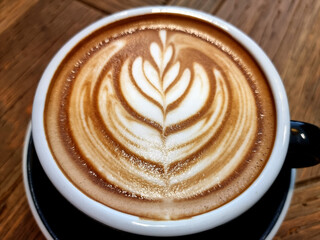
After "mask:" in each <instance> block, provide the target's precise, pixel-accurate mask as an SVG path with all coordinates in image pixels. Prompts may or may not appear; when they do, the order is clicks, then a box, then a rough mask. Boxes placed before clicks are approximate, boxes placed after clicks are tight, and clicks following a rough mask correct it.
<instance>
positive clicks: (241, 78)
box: [66, 29, 259, 201]
mask: <svg viewBox="0 0 320 240" xmlns="http://www.w3.org/2000/svg"><path fill="white" fill-rule="evenodd" d="M134 35H141V36H140V37H139V41H136V40H132V39H131V38H133V37H134ZM72 71H73V72H74V74H73V73H70V76H72V90H71V91H70V94H69V95H68V99H69V100H68V101H69V105H68V106H69V107H68V109H67V112H66V114H67V116H68V126H69V129H70V136H71V138H72V141H73V142H74V143H73V144H74V146H75V148H76V149H77V152H78V153H79V154H80V156H79V157H81V158H82V159H84V161H85V163H86V164H88V166H90V169H92V174H93V175H95V176H99V177H100V178H102V179H103V180H104V181H105V182H107V183H108V184H109V185H110V186H112V187H113V188H117V189H121V193H123V194H125V195H127V196H131V197H138V198H142V199H150V200H163V199H165V200H167V201H168V199H172V200H177V199H178V200H179V199H187V198H193V197H195V196H197V195H201V194H204V193H205V192H208V191H211V190H212V189H215V188H219V186H221V184H223V182H225V181H227V179H228V178H229V177H230V175H232V174H233V172H234V171H235V170H236V169H237V168H238V167H239V166H240V165H241V164H242V163H243V162H244V161H249V160H250V159H248V156H249V155H250V152H249V151H251V150H250V149H252V146H253V145H254V144H257V141H258V140H259V138H258V132H259V124H258V121H257V119H258V115H259V109H258V107H257V103H256V97H255V93H254V91H253V89H252V87H251V86H250V84H248V75H246V74H244V72H243V69H242V68H241V65H240V63H239V62H237V59H236V58H232V56H231V55H230V54H228V51H222V49H221V48H220V47H219V44H218V43H214V42H207V41H205V40H203V39H200V38H197V37H195V36H193V35H191V34H187V33H184V32H180V31H177V30H169V29H167V30H159V29H145V30H139V31H136V32H133V33H131V34H127V35H123V36H120V37H117V39H116V40H110V41H106V42H104V43H101V44H100V45H99V47H97V49H96V50H95V51H92V53H91V56H90V57H87V58H86V60H85V61H80V62H79V63H78V64H77V66H76V67H75V68H74V69H73V70H72Z"/></svg>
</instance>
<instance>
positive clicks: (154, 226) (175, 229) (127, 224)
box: [32, 6, 290, 236]
mask: <svg viewBox="0 0 320 240" xmlns="http://www.w3.org/2000/svg"><path fill="white" fill-rule="evenodd" d="M149 13H175V14H183V15H186V16H191V17H195V18H198V19H202V20H204V21H206V22H209V23H211V24H213V25H215V26H218V27H219V28H221V29H223V30H224V31H226V32H227V33H228V34H230V35H231V36H232V37H234V38H235V39H236V40H237V41H238V42H239V43H241V44H242V45H243V46H244V47H245V48H246V49H247V50H248V51H249V52H250V53H251V55H252V56H253V57H254V58H255V60H256V61H257V62H258V64H259V65H260V67H261V69H262V71H263V72H264V74H265V75H266V77H267V79H268V82H269V85H270V87H271V91H272V94H273V97H274V100H275V105H276V114H277V130H276V139H275V142H274V148H273V151H272V153H271V156H270V158H269V161H268V162H267V164H266V166H265V167H264V169H263V170H262V172H261V174H260V175H259V176H258V178H257V179H256V180H255V181H254V182H253V183H252V184H251V186H250V187H249V188H248V189H246V190H245V191H244V192H243V193H241V194H240V195H239V196H238V197H236V198H235V199H234V200H232V201H230V202H228V203H226V204H225V205H223V206H221V207H219V208H217V209H214V210H212V211H210V212H207V213H204V214H201V215H197V216H194V217H191V218H188V219H181V220H174V221H154V220H147V219H140V218H139V217H137V216H132V215H129V214H127V213H122V212H119V211H117V210H114V209H111V208H109V207H107V206H105V205H103V204H101V203H99V202H96V201H94V200H93V199H91V198H89V197H88V196H86V195H85V194H83V193H82V192H81V191H80V190H78V189H77V188H76V187H75V186H74V185H73V184H72V183H71V182H69V181H68V179H67V177H66V176H65V175H64V174H63V173H62V172H61V170H60V168H59V167H58V165H57V164H56V162H55V160H54V158H53V156H52V155H51V152H50V148H49V146H48V144H47V143H46V136H45V130H44V122H43V113H44V107H45V99H46V93H47V90H48V88H49V85H50V80H51V78H52V77H53V75H54V73H55V70H56V69H57V67H58V66H59V64H60V62H61V61H62V60H63V59H64V57H65V56H66V54H68V52H69V50H71V49H72V47H73V46H74V45H75V44H77V43H78V42H79V41H81V40H82V39H83V38H84V37H86V36H88V35H89V34H90V33H92V32H93V31H95V30H96V29H98V28H100V27H102V26H105V25H107V24H110V23H112V22H114V21H118V20H120V19H124V18H128V17H133V16H137V15H143V14H149ZM33 106H34V107H33V110H32V136H33V139H34V144H35V149H36V152H37V154H38V157H39V160H40V163H41V165H42V167H43V168H44V170H45V172H46V174H47V176H48V177H49V179H50V180H51V182H52V183H53V184H54V186H55V187H56V188H57V189H58V190H59V192H61V193H62V195H63V196H64V197H65V198H66V199H67V200H68V201H70V202H71V203H72V204H73V205H74V206H76V207H77V208H78V209H80V210H81V211H83V212H84V213H86V214H87V215H89V216H91V217H92V218H94V219H96V220H98V221H100V222H102V223H104V224H106V225H109V226H111V227H114V228H117V229H120V230H124V231H128V232H132V233H136V234H143V235H152V236H178V235H185V234H192V233H196V232H201V231H204V230H208V229H211V228H214V227H216V226H219V225H222V224H224V223H226V222H228V221H230V220H232V219H234V218H236V217H237V216H239V215H240V214H242V213H243V212H245V211H246V210H248V209H249V208H250V207H252V206H253V205H254V204H255V203H256V202H257V201H258V200H259V199H260V198H261V197H262V196H263V194H264V193H265V192H266V191H267V190H268V189H269V187H270V186H271V185H272V183H273V182H274V180H275V179H276V177H277V175H278V173H279V172H280V169H281V168H282V165H283V163H284V160H285V156H286V152H287V149H288V144H289V133H290V115H289V107H288V100H287V96H286V92H285V89H284V86H283V84H282V81H281V78H280V76H279V74H278V72H277V70H276V69H275V67H274V65H273V64H272V62H271V60H270V59H269V58H268V56H267V55H266V54H265V53H264V51H263V50H262V49H261V48H260V47H259V46H258V45H257V44H256V43H255V42H254V41H253V40H252V39H251V38H250V37H248V36H247V35H246V34H245V33H243V32H242V31H241V30H239V29H237V28H236V27H234V26H233V25H231V24H230V23H228V22H226V21H224V20H222V19H220V18H218V17H215V16H212V15H210V14H207V13H204V12H201V11H198V10H193V9H188V8H184V7H176V6H151V7H141V8H135V9H130V10H125V11H122V12H118V13H115V14H112V15H110V16H107V17H104V18H102V19H100V20H98V21H96V22H94V23H92V24H91V25H89V26H88V27H86V28H84V29H83V30H82V31H80V32H79V33H78V34H76V35H75V36H74V37H72V38H71V39H70V40H69V41H68V42H67V43H66V44H65V45H64V46H63V47H62V48H61V49H60V50H59V51H58V52H57V54H56V55H55V56H54V57H53V58H52V60H51V61H50V63H49V64H48V66H47V68H46V70H45V71H44V73H43V75H42V77H41V79H40V82H39V85H38V88H37V90H36V94H35V98H34V103H33Z"/></svg>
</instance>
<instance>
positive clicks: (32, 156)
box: [24, 135, 294, 239]
mask: <svg viewBox="0 0 320 240" xmlns="http://www.w3.org/2000/svg"><path fill="white" fill-rule="evenodd" d="M26 140H27V141H26V143H25V144H27V152H26V158H27V159H26V166H24V167H26V171H27V172H26V174H27V181H28V185H29V190H30V194H31V198H32V201H33V204H34V207H35V209H36V211H37V214H38V215H39V217H40V220H41V222H42V224H43V225H44V227H45V228H46V230H47V231H48V233H49V234H50V235H51V237H52V238H53V239H70V238H72V239H75V238H76V239H79V238H81V239H87V238H88V239H100V238H103V237H105V236H106V235H107V234H108V235H110V234H115V233H116V234H117V235H119V236H121V237H124V238H126V239H129V238H130V239H150V237H149V236H141V235H135V234H131V233H126V232H122V231H118V230H115V229H113V228H110V227H108V226H105V225H103V224H101V223H99V222H97V221H95V220H93V219H91V218H90V217H88V216H87V215H85V214H83V213H82V212H81V211H79V210H78V209H76V208H75V207H74V206H72V205H71V204H70V203H69V202H68V201H67V200H66V199H65V198H64V197H63V196H62V195H61V194H60V193H59V192H58V191H57V190H56V189H55V187H54V186H53V185H52V183H51V182H50V180H49V179H48V177H47V176H46V174H45V173H44V171H43V169H42V167H41V164H40V162H39V160H38V157H37V154H36V151H35V149H34V145H33V140H32V136H31V135H30V136H29V139H26ZM292 181H294V179H292V172H291V169H288V168H283V169H282V171H281V172H280V174H279V175H278V177H277V179H276V180H275V182H274V184H273V185H272V186H271V188H270V189H269V190H268V191H267V193H266V194H265V195H264V196H263V197H262V199H261V200H260V201H259V202H258V203H256V204H255V205H254V206H253V207H252V208H251V209H249V210H248V211H247V212H245V213H244V214H242V215H241V216H239V217H238V218H236V219H234V220H232V221H230V222H228V223H226V224H224V225H222V226H219V227H217V228H214V229H211V230H208V231H205V232H201V233H197V234H193V235H188V236H181V237H176V238H181V239H182V238H183V239H194V237H201V238H202V239H203V238H204V239H207V238H209V237H213V236H215V237H218V238H219V237H223V239H238V238H239V237H240V238H241V237H245V238H246V239H266V238H267V237H270V236H269V235H270V234H271V233H272V232H273V231H274V229H275V228H276V225H277V224H278V222H279V221H280V220H279V219H280V218H281V216H280V215H281V214H283V211H286V209H285V204H288V194H289V191H290V188H291V186H292ZM290 197H291V196H290ZM289 202H290V199H289ZM252 226H254V227H252ZM274 234H275V233H274Z"/></svg>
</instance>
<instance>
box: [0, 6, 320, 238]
mask: <svg viewBox="0 0 320 240" xmlns="http://www.w3.org/2000/svg"><path fill="white" fill-rule="evenodd" d="M147 5H177V6H185V7H189V8H194V9H199V10H202V11H205V12H208V13H210V14H213V15H216V16H218V17H220V18H222V19H224V20H226V21H228V22H230V23H232V24H233V25H235V26H236V27H238V28H239V29H241V30H242V31H243V32H245V33H246V34H248V35H249V36H250V37H251V38H253V39H254V40H255V41H256V42H257V43H258V44H259V45H260V46H261V47H262V49H263V50H264V51H265V52H266V53H267V55H268V56H269V57H270V59H271V60H272V61H273V63H274V64H275V66H276V68H277V70H278V72H279V74H280V76H281V77H282V80H283V83H284V85H285V87H286V90H287V94H288V98H289V102H290V111H291V118H292V119H295V120H301V121H306V122H310V123H313V124H316V125H318V126H320V108H319V107H320V1H319V0H292V1H290V0H277V1H273V0H270V1H263V0H259V1H256V0H238V1H237V0H233V1H232V0H225V1H223V0H213V1H210V0H189V1H187V0H141V1H139V0H131V1H116V0H114V1H113V0H109V1H107V0H99V1H96V0H79V1H76V0H73V1H72V0H70V1H63V0H52V1H49V0H27V1H26V0H1V1H0V134H1V135H0V136H1V138H0V154H1V156H0V239H44V236H43V235H42V233H41V231H40V229H39V228H38V226H37V224H36V222H35V220H34V218H33V216H32V214H31V211H30V209H29V206H28V203H27V199H26V196H25V192H24V187H23V179H22V166H21V164H22V149H23V140H24V136H25V131H26V127H27V125H28V122H29V121H30V118H31V110H32V101H33V96H34V93H35V89H36V86H37V84H38V82H39V79H40V77H41V74H42V72H43V71H44V69H45V67H46V65H47V64H48V62H49V61H50V59H51V58H52V57H53V55H54V54H55V53H56V52H57V51H58V49H59V48H60V47H61V46H62V45H63V44H64V43H65V42H66V41H67V40H68V39H69V38H70V37H72V36H73V35H74V34H75V33H77V32H78V31H79V30H81V29H82V28H84V27H85V26H87V25H88V24H90V23H92V22H94V21H96V20H98V19H100V18H101V17H103V16H107V15H109V14H112V13H114V12H117V11H121V10H125V9H129V8H133V7H138V6H147ZM275 239H308V240H310V239H314V240H316V239H320V166H315V167H310V168H305V169H299V170H298V171H297V178H296V188H295V191H294V195H293V199H292V202H291V205H290V208H289V211H288V214H287V216H286V218H285V221H284V222H283V224H282V225H281V227H280V229H279V231H278V233H277V235H276V237H275Z"/></svg>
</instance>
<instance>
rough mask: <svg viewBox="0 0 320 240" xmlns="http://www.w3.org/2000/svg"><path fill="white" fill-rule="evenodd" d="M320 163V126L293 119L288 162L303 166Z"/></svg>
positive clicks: (299, 166) (291, 165) (293, 166)
mask: <svg viewBox="0 0 320 240" xmlns="http://www.w3.org/2000/svg"><path fill="white" fill-rule="evenodd" d="M319 163H320V128H319V127H317V126H315V125H312V124H310V123H305V122H299V121H291V128H290V143H289V148H288V153H287V157H286V164H287V165H288V166H289V167H291V168H303V167H309V166H314V165H316V164H319Z"/></svg>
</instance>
